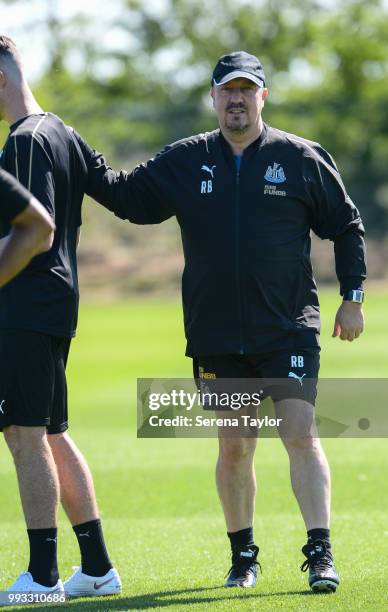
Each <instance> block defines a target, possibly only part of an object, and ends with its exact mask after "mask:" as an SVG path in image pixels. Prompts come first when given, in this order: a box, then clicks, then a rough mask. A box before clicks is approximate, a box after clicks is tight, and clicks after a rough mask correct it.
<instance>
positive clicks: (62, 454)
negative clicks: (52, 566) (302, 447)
mask: <svg viewBox="0 0 388 612" xmlns="http://www.w3.org/2000/svg"><path fill="white" fill-rule="evenodd" d="M48 442H49V444H50V447H51V451H52V454H53V457H54V461H55V464H56V466H57V470H58V475H59V482H60V490H61V501H62V505H63V507H64V510H65V512H66V514H67V516H68V517H69V520H70V522H71V524H72V525H80V524H81V523H86V522H88V521H93V520H95V519H97V518H98V508H97V502H96V495H95V492H94V485H93V478H92V475H91V473H90V470H89V467H88V465H87V463H86V460H85V458H84V456H83V455H82V453H81V452H80V450H79V449H78V448H77V446H76V445H75V443H74V442H73V440H72V439H71V438H70V436H69V435H68V434H67V433H60V434H51V435H49V436H48Z"/></svg>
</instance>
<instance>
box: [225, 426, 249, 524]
mask: <svg viewBox="0 0 388 612" xmlns="http://www.w3.org/2000/svg"><path fill="white" fill-rule="evenodd" d="M256 442H257V440H256V438H225V437H220V438H219V457H218V462H217V468H216V481H217V489H218V495H219V497H220V500H221V504H222V508H223V510H224V515H225V521H226V527H227V530H228V531H229V532H236V531H240V530H241V529H246V528H247V527H252V526H253V514H254V510H255V495H256V475H255V469H254V464H253V458H254V453H255V448H256Z"/></svg>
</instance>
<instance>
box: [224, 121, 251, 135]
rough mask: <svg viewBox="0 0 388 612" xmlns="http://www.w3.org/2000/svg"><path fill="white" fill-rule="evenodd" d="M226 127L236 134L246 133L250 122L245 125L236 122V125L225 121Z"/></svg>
mask: <svg viewBox="0 0 388 612" xmlns="http://www.w3.org/2000/svg"><path fill="white" fill-rule="evenodd" d="M225 127H226V129H227V130H229V132H233V133H234V134H245V132H247V131H248V129H249V124H248V123H244V124H243V125H238V124H237V123H235V124H234V125H229V123H225Z"/></svg>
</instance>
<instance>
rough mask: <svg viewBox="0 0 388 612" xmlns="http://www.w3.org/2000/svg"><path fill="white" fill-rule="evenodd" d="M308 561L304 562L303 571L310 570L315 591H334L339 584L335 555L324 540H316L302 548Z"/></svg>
mask: <svg viewBox="0 0 388 612" xmlns="http://www.w3.org/2000/svg"><path fill="white" fill-rule="evenodd" d="M302 553H303V554H304V555H305V557H307V558H306V561H304V563H302V565H301V567H300V569H301V570H302V572H306V571H307V568H308V570H309V585H310V587H311V588H312V590H313V591H314V592H315V593H334V591H335V590H336V588H337V586H338V585H339V577H338V574H337V572H336V569H335V566H334V561H333V555H332V554H331V550H330V548H328V547H327V546H326V544H325V542H323V540H315V541H314V542H313V543H312V544H306V545H305V546H303V548H302Z"/></svg>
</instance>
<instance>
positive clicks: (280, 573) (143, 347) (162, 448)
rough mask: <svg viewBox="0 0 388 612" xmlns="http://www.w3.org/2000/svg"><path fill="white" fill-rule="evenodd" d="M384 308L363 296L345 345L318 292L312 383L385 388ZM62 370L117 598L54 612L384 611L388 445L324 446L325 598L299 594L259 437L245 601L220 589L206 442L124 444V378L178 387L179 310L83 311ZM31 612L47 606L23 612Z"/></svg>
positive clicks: (376, 295) (296, 523)
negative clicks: (361, 321)
mask: <svg viewBox="0 0 388 612" xmlns="http://www.w3.org/2000/svg"><path fill="white" fill-rule="evenodd" d="M387 299H388V291H387V290H385V291H383V290H380V291H379V292H378V291H377V290H376V291H374V292H369V295H368V301H367V304H366V307H365V310H366V318H367V332H366V333H365V334H364V336H363V337H362V338H361V339H360V340H359V341H357V342H356V343H353V344H349V343H342V342H340V341H339V340H334V339H332V338H331V337H330V336H331V331H332V327H331V325H332V320H333V317H334V313H335V310H336V308H337V304H338V298H337V296H336V295H335V294H334V293H333V292H330V291H322V292H321V302H322V311H323V330H322V345H323V353H322V367H321V375H322V376H336V377H341V376H351V377H377V376H379V377H388V347H387V338H388V322H387V318H386V304H387ZM68 372H69V390H70V411H71V413H70V414H71V417H70V418H71V432H72V435H73V437H74V439H75V440H76V442H77V443H79V445H80V447H81V449H82V450H83V451H84V453H85V455H86V457H87V459H88V461H89V463H90V466H91V468H92V470H93V474H94V477H95V484H96V488H97V494H98V498H99V504H100V508H101V514H102V518H103V520H104V526H105V532H106V539H107V542H108V546H109V550H110V552H111V556H112V558H113V561H114V563H115V565H116V566H117V567H118V569H119V571H120V573H121V576H122V579H123V585H124V591H123V595H122V596H121V597H119V598H112V599H104V600H103V601H101V600H92V599H89V600H83V601H81V600H77V601H73V602H70V603H66V604H64V605H62V606H60V609H61V610H78V609H79V610H82V611H85V612H102V611H104V612H105V611H112V612H113V611H122V610H146V609H154V610H162V609H167V610H169V609H171V610H173V611H174V612H175V611H178V610H179V611H181V610H182V611H183V610H187V611H189V610H205V609H211V610H256V609H257V610H263V611H264V610H265V611H269V610H274V609H283V610H287V611H290V610H295V611H296V610H297V611H301V612H302V611H303V612H305V611H306V610H314V611H315V610H327V611H330V612H331V611H332V610H338V611H341V612H342V611H344V610H352V611H353V610H361V609H362V610H371V611H373V612H379V611H383V610H388V591H387V577H388V561H387V554H386V551H387V546H388V525H387V508H388V484H387V477H386V475H385V476H384V474H386V473H387V471H388V450H387V440H385V439H381V440H380V439H364V440H351V439H341V440H325V441H324V446H325V448H326V451H327V454H328V457H329V461H330V463H331V467H332V476H333V516H332V539H333V546H334V552H335V555H336V560H337V565H338V569H339V572H340V575H341V578H342V584H341V587H340V589H339V591H338V592H337V593H336V594H333V595H331V594H330V595H312V594H311V593H310V591H309V590H308V589H307V583H306V575H305V574H302V573H301V572H300V571H299V565H300V564H301V563H302V561H303V557H302V555H301V553H300V548H301V546H302V545H303V544H304V543H305V531H304V527H303V523H302V520H301V517H300V515H299V512H298V510H297V506H296V502H295V500H294V498H293V495H292V492H291V487H290V484H289V477H288V461H287V458H286V454H285V452H284V450H283V449H282V447H281V444H280V442H279V441H278V440H273V439H272V440H271V439H264V440H262V441H261V442H260V443H259V448H258V451H257V454H256V466H257V472H258V481H259V494H258V499H257V510H256V525H255V532H256V539H257V542H258V544H259V545H260V549H261V553H260V561H261V563H262V566H263V575H262V577H261V579H260V581H259V585H258V587H257V588H256V589H255V590H251V591H250V590H248V592H247V591H245V590H243V589H224V588H222V583H223V579H224V575H225V573H226V572H227V570H228V569H229V546H228V541H227V538H226V534H225V526H224V522H223V517H222V514H221V510H220V506H219V502H218V499H217V496H216V491H215V486H214V475H213V473H214V464H215V460H216V455H217V443H216V440H207V439H198V440H182V439H180V440H177V439H164V440H155V439H139V440H138V439H137V438H136V423H135V414H136V378H137V377H164V376H165V377H190V376H191V362H190V360H188V359H187V358H185V357H184V337H183V331H182V315H181V307H180V302H179V300H177V302H171V303H168V302H152V301H148V302H138V301H133V302H130V303H125V304H119V305H98V306H96V305H83V306H82V308H81V313H80V326H79V333H78V337H77V339H76V340H75V341H74V343H73V348H72V352H71V355H70V362H69V369H68ZM0 456H1V460H0V471H1V482H2V487H1V491H2V496H1V500H2V501H1V504H0V521H1V524H0V526H1V536H2V547H1V569H0V588H2V589H4V588H5V587H6V586H7V585H8V584H9V583H10V582H12V581H13V580H14V579H15V577H16V576H17V575H18V574H19V573H20V572H21V571H23V570H25V568H26V560H27V546H26V536H25V531H24V523H23V519H22V514H21V509H20V504H19V499H18V492H17V486H16V479H15V474H14V470H13V466H12V463H11V460H10V458H9V455H8V451H7V450H6V447H5V445H4V446H3V451H2V453H1V455H0ZM59 559H60V571H61V576H62V578H65V577H67V576H68V575H69V574H70V572H71V570H72V565H78V564H79V560H78V550H77V545H76V540H75V537H74V535H73V533H72V531H71V528H70V527H69V525H68V524H67V521H66V519H65V517H64V515H63V514H61V516H60V536H59ZM18 609H19V610H20V609H23V608H18ZM40 609H46V610H47V607H44V608H43V607H40V606H39V607H37V606H34V610H40ZM50 609H58V608H57V607H53V606H52V607H50Z"/></svg>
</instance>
